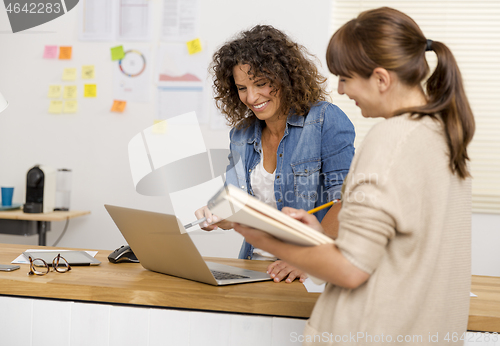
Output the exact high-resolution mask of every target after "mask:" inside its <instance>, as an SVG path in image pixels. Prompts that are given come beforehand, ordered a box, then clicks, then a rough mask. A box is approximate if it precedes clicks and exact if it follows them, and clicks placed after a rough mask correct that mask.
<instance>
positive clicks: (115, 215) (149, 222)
mask: <svg viewBox="0 0 500 346" xmlns="http://www.w3.org/2000/svg"><path fill="white" fill-rule="evenodd" d="M104 207H105V208H106V210H107V211H108V213H109V215H110V216H111V218H112V219H113V221H114V222H115V224H116V226H117V227H118V229H119V230H120V232H121V233H122V235H123V237H124V238H125V240H126V241H127V243H128V245H129V246H130V248H131V249H132V251H134V254H135V255H136V256H137V259H139V262H140V263H141V265H142V266H143V267H144V268H145V269H148V270H151V271H154V272H158V273H162V274H167V275H172V276H177V277H181V278H184V279H188V280H193V281H198V282H203V283H206V284H210V285H215V286H219V285H231V284H241V283H248V282H256V281H264V280H271V278H270V277H269V275H268V274H267V273H262V272H258V271H254V270H248V269H242V268H237V267H233V266H228V265H224V264H219V263H214V262H205V260H204V259H203V258H202V256H201V254H200V253H199V251H198V249H197V248H196V246H195V245H194V243H193V241H192V240H191V237H190V236H189V234H188V233H187V232H186V230H185V229H184V226H183V225H182V224H181V222H180V220H179V219H178V218H177V217H176V216H175V215H169V214H161V213H155V212H150V211H144V210H138V209H131V208H124V207H118V206H113V205H104Z"/></svg>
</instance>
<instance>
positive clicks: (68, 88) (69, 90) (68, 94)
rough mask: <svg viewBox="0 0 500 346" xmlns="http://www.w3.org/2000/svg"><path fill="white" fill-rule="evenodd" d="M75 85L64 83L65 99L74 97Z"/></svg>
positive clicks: (75, 95)
mask: <svg viewBox="0 0 500 346" xmlns="http://www.w3.org/2000/svg"><path fill="white" fill-rule="evenodd" d="M76 97H77V94H76V85H65V86H64V93H63V98H65V99H76Z"/></svg>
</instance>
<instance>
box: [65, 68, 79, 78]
mask: <svg viewBox="0 0 500 346" xmlns="http://www.w3.org/2000/svg"><path fill="white" fill-rule="evenodd" d="M62 80H68V81H73V80H76V68H65V69H64V70H63V75H62Z"/></svg>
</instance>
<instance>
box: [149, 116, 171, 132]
mask: <svg viewBox="0 0 500 346" xmlns="http://www.w3.org/2000/svg"><path fill="white" fill-rule="evenodd" d="M166 132H167V121H166V120H158V119H155V120H153V126H152V127H151V133H153V134H155V135H161V134H164V133H166Z"/></svg>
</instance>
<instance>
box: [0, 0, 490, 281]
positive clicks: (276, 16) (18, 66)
mask: <svg viewBox="0 0 500 346" xmlns="http://www.w3.org/2000/svg"><path fill="white" fill-rule="evenodd" d="M151 3H152V5H153V6H154V8H155V9H156V11H155V12H154V13H155V15H154V18H153V19H154V28H155V38H154V40H152V41H151V42H148V43H143V42H140V43H133V42H123V41H119V42H118V41H116V42H84V41H79V40H78V39H77V14H78V8H75V9H73V10H72V11H70V12H69V13H68V14H66V15H64V16H63V17H60V18H58V19H56V20H54V21H52V22H49V23H46V24H44V25H41V26H39V27H36V28H33V29H30V30H28V31H26V32H21V33H17V34H12V33H11V30H10V25H9V23H8V18H7V14H6V12H5V9H4V7H3V6H0V92H2V93H3V95H4V96H5V97H6V98H7V99H8V100H9V101H10V103H11V104H10V106H9V108H8V109H7V110H6V111H5V112H3V113H2V114H1V115H0V167H1V169H0V185H3V184H13V185H14V186H15V193H14V202H19V203H23V202H24V196H25V179H26V172H27V170H28V169H29V168H31V167H32V166H33V165H35V164H37V163H42V164H46V165H49V166H52V167H55V168H62V167H65V168H71V169H72V170H73V190H72V198H71V208H72V209H74V210H90V211H91V215H89V216H85V217H81V218H76V219H72V220H71V221H70V224H69V229H68V231H67V233H66V235H65V236H64V237H63V238H62V240H61V242H60V243H59V246H67V247H80V248H96V249H114V248H116V247H118V246H120V245H122V244H123V243H124V239H123V238H122V236H121V235H120V233H119V231H118V230H117V229H116V227H115V225H114V224H113V222H112V220H111V219H110V217H109V216H108V214H107V213H106V211H105V209H104V207H103V205H104V204H105V203H107V204H117V205H122V206H128V207H134V208H140V209H147V210H153V211H159V212H169V211H171V210H172V207H171V205H170V203H169V201H168V200H167V199H166V198H163V197H146V196H141V195H139V194H137V193H136V192H135V190H134V186H133V183H132V179H131V175H130V170H129V163H128V153H127V145H128V142H129V140H130V139H131V138H132V137H133V136H134V135H136V134H137V133H138V132H139V131H141V130H143V129H144V128H146V127H149V126H151V125H152V122H153V119H155V118H156V114H157V113H156V112H157V109H156V108H157V105H156V100H155V85H154V83H151V85H150V92H151V95H152V98H151V100H152V101H151V102H150V103H147V104H143V103H131V102H129V104H128V105H127V109H126V112H125V113H124V114H117V113H111V112H109V109H110V106H111V102H112V100H113V93H112V80H113V77H112V73H111V68H112V66H113V62H112V61H111V60H110V53H109V49H110V47H113V46H115V45H119V44H124V45H126V46H128V47H132V46H133V47H136V48H138V49H143V48H144V49H148V48H149V49H151V51H152V53H153V54H152V55H151V57H152V59H153V60H154V59H155V55H154V52H155V51H156V49H157V46H158V43H159V31H160V26H161V4H162V2H161V1H159V0H152V2H151ZM201 3H202V5H201V6H202V11H201V12H202V16H201V35H200V37H201V38H202V40H204V42H205V43H206V44H207V47H206V48H205V49H207V50H209V51H210V53H212V52H213V51H214V50H215V49H216V48H217V47H218V46H219V45H220V44H222V43H223V42H224V41H226V40H228V39H229V38H230V37H232V36H233V35H234V34H236V33H237V32H239V31H241V30H244V29H248V28H250V27H251V26H253V25H255V24H271V25H274V26H276V27H277V28H280V29H282V30H284V31H285V32H286V33H288V34H289V35H291V36H292V37H293V38H294V39H295V40H296V41H298V42H299V43H302V44H304V45H305V46H307V47H308V48H309V50H310V51H311V52H312V53H314V54H316V55H317V56H318V57H319V58H320V60H321V62H322V63H323V67H322V68H323V71H325V73H326V64H325V63H324V54H325V49H326V44H327V42H328V39H329V36H330V35H329V32H330V30H329V21H330V1H329V0H315V1H313V2H306V1H302V0H273V1H265V0H254V1H252V2H247V1H241V0H210V1H201ZM80 5H81V4H79V5H78V6H80ZM51 44H52V45H71V46H73V59H72V60H71V61H69V62H68V61H58V60H44V59H42V53H43V48H44V46H45V45H51ZM82 65H95V66H96V79H95V82H96V84H97V85H98V98H97V99H95V100H94V99H83V98H81V97H79V112H78V113H77V114H76V115H50V114H48V113H47V110H48V99H47V97H46V94H47V91H48V86H49V84H51V83H52V84H63V83H61V81H60V79H61V73H62V69H63V67H78V68H80V67H81V66H82ZM153 65H154V64H153ZM79 92H80V93H81V84H79ZM202 130H203V135H204V140H205V143H206V146H207V148H227V146H228V141H227V134H228V131H227V130H220V131H213V130H210V129H209V127H208V126H203V129H202ZM198 207H199V205H191V206H186V209H188V210H190V209H192V210H193V211H194V210H195V209H196V208H198ZM63 226H64V223H62V222H55V223H52V231H51V232H49V233H48V241H47V244H48V245H52V244H53V243H54V241H55V240H56V239H57V238H58V237H59V235H60V234H61V232H62V229H63ZM472 230H473V232H472V250H473V258H472V271H473V273H474V274H479V275H495V276H500V251H498V244H500V216H499V215H484V214H476V215H474V216H473V223H472ZM193 239H194V241H195V243H196V244H197V246H198V247H199V249H200V251H201V253H202V254H203V255H205V256H220V257H236V256H237V253H238V250H239V244H240V243H241V240H242V238H241V237H240V236H239V235H238V234H235V233H234V232H231V231H230V232H222V231H219V232H215V233H213V232H212V233H210V234H207V233H204V232H195V233H193ZM0 242H5V243H24V244H27V245H28V244H37V237H36V236H31V237H26V238H23V237H19V236H11V235H2V234H0Z"/></svg>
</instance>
